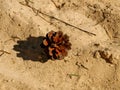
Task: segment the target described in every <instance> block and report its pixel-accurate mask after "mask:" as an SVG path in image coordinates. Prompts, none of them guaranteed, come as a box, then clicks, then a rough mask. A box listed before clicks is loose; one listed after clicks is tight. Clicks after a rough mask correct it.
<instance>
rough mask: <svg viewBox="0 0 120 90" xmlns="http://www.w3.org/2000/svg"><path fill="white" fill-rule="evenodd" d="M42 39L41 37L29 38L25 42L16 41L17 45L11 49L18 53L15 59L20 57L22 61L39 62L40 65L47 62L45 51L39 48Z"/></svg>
mask: <svg viewBox="0 0 120 90" xmlns="http://www.w3.org/2000/svg"><path fill="white" fill-rule="evenodd" d="M44 38H45V37H43V36H40V37H32V36H29V37H28V38H27V39H26V40H19V41H17V45H14V48H13V49H14V50H15V51H17V52H19V53H17V57H22V58H23V60H32V61H40V62H41V63H44V62H47V61H48V59H49V57H48V55H47V54H46V53H45V51H44V50H45V49H44V48H42V47H41V45H42V41H43V39H44Z"/></svg>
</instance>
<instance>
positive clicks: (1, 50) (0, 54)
mask: <svg viewBox="0 0 120 90" xmlns="http://www.w3.org/2000/svg"><path fill="white" fill-rule="evenodd" d="M0 52H2V54H0V56H2V55H3V54H4V53H6V54H11V53H9V52H7V51H4V50H0Z"/></svg>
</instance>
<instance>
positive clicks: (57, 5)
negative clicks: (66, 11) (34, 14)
mask: <svg viewBox="0 0 120 90" xmlns="http://www.w3.org/2000/svg"><path fill="white" fill-rule="evenodd" d="M51 1H52V2H53V4H54V5H55V7H56V8H58V9H60V6H58V5H57V4H56V3H55V1H54V0H51Z"/></svg>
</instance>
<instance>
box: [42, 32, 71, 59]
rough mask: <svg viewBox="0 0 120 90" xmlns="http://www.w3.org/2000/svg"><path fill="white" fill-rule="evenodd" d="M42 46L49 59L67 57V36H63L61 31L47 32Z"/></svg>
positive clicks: (68, 45)
mask: <svg viewBox="0 0 120 90" xmlns="http://www.w3.org/2000/svg"><path fill="white" fill-rule="evenodd" d="M42 44H43V46H44V47H45V48H46V53H48V55H49V56H50V58H51V59H63V58H64V57H65V56H67V54H68V50H70V49H71V43H70V42H69V36H68V35H66V34H63V32H62V31H58V32H54V31H50V32H48V33H47V35H46V37H45V38H44V40H43V43H42Z"/></svg>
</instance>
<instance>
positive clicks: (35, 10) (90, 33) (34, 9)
mask: <svg viewBox="0 0 120 90" xmlns="http://www.w3.org/2000/svg"><path fill="white" fill-rule="evenodd" d="M20 3H21V2H20ZM21 4H22V5H24V6H27V7H29V8H31V9H32V10H33V12H35V13H41V14H42V15H44V16H47V17H49V18H52V19H55V20H57V21H59V22H62V23H64V24H66V25H68V26H71V27H74V28H76V29H78V30H80V31H82V32H85V33H87V34H89V35H94V36H96V34H94V33H92V32H88V31H86V30H83V29H81V28H79V27H77V26H74V25H72V24H69V23H67V22H65V21H63V20H61V19H58V18H56V17H54V16H51V15H49V14H46V13H43V12H42V11H40V10H37V9H36V8H34V7H32V6H30V5H29V4H28V2H26V4H23V3H21Z"/></svg>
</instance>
